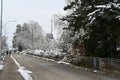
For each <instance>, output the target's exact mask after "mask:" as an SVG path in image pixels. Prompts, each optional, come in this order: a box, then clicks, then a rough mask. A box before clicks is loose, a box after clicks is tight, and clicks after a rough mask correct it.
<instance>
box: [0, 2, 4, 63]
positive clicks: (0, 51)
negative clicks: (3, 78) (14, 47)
mask: <svg viewBox="0 0 120 80" xmlns="http://www.w3.org/2000/svg"><path fill="white" fill-rule="evenodd" d="M2 18H3V0H1V27H0V61H1V55H2V45H1V40H2V20H3V19H2Z"/></svg>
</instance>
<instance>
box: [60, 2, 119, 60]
mask: <svg viewBox="0 0 120 80" xmlns="http://www.w3.org/2000/svg"><path fill="white" fill-rule="evenodd" d="M64 10H68V11H70V12H69V14H68V15H66V16H65V17H63V18H62V20H63V21H66V22H67V25H68V26H64V29H66V30H65V31H67V30H68V33H66V32H65V33H66V34H68V35H69V37H70V38H69V40H71V39H74V40H72V41H75V40H76V39H78V40H79V41H78V42H79V43H81V44H84V48H85V55H86V56H95V57H109V58H120V51H119V47H120V32H119V30H120V1H119V0H69V1H68V4H67V6H66V7H64ZM65 33H64V32H63V34H65ZM67 39H68V38H67ZM69 40H67V41H69ZM70 42H71V41H70ZM64 43H65V41H64ZM67 43H69V42H67ZM71 43H72V42H71Z"/></svg>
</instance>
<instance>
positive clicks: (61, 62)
mask: <svg viewBox="0 0 120 80" xmlns="http://www.w3.org/2000/svg"><path fill="white" fill-rule="evenodd" d="M57 63H58V64H66V65H71V64H70V63H68V62H64V61H58V62H57Z"/></svg>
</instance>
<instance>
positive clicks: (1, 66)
mask: <svg viewBox="0 0 120 80" xmlns="http://www.w3.org/2000/svg"><path fill="white" fill-rule="evenodd" d="M3 67H4V65H3V62H2V61H1V62H0V70H2V69H3Z"/></svg>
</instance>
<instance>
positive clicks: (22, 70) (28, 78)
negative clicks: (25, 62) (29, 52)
mask: <svg viewBox="0 0 120 80" xmlns="http://www.w3.org/2000/svg"><path fill="white" fill-rule="evenodd" d="M11 58H12V59H13V61H14V62H15V64H16V65H17V66H18V68H19V69H18V71H19V72H20V74H21V75H22V76H23V78H24V79H25V80H33V79H32V77H31V76H30V75H29V73H32V72H31V71H29V70H26V69H25V67H23V66H20V64H19V63H18V62H17V61H16V60H15V58H14V57H13V56H12V55H11Z"/></svg>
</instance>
